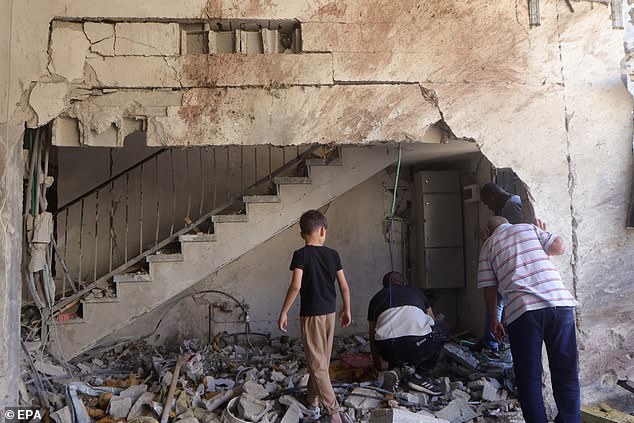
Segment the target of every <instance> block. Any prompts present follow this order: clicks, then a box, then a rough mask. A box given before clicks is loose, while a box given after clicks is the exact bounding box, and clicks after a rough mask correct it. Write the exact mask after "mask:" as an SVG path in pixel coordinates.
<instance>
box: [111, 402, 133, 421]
mask: <svg viewBox="0 0 634 423" xmlns="http://www.w3.org/2000/svg"><path fill="white" fill-rule="evenodd" d="M131 408H132V399H131V398H130V397H123V398H122V397H113V398H112V399H111V400H110V407H109V408H108V412H109V413H110V414H111V415H112V417H114V418H115V419H122V418H124V417H127V416H128V413H130V409H131Z"/></svg>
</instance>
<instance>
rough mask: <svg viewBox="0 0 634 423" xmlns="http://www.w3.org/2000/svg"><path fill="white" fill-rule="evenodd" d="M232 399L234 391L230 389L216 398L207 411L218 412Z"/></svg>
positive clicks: (208, 405) (209, 404)
mask: <svg viewBox="0 0 634 423" xmlns="http://www.w3.org/2000/svg"><path fill="white" fill-rule="evenodd" d="M231 398H233V390H231V389H229V390H228V391H225V392H224V393H222V394H220V395H218V396H216V397H214V398H213V399H212V400H211V402H210V403H208V404H207V411H214V410H217V409H218V408H219V407H220V406H221V405H223V404H225V403H226V402H227V401H229V400H230V399H231Z"/></svg>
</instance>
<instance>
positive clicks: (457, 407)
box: [436, 399, 481, 423]
mask: <svg viewBox="0 0 634 423" xmlns="http://www.w3.org/2000/svg"><path fill="white" fill-rule="evenodd" d="M480 415H481V414H480V413H477V412H475V411H474V410H473V409H472V408H471V407H470V406H469V404H467V402H466V401H465V400H463V399H455V400H453V401H451V402H450V403H449V404H448V405H447V406H446V407H445V408H443V409H442V410H440V411H438V412H437V413H436V417H437V418H439V419H444V420H448V421H449V422H451V423H464V422H467V421H469V420H471V419H473V418H476V417H478V416H480Z"/></svg>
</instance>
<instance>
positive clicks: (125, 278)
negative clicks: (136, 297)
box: [113, 273, 152, 283]
mask: <svg viewBox="0 0 634 423" xmlns="http://www.w3.org/2000/svg"><path fill="white" fill-rule="evenodd" d="M113 280H114V283H137V282H151V281H152V277H151V276H150V274H149V273H122V274H120V275H114V278H113Z"/></svg>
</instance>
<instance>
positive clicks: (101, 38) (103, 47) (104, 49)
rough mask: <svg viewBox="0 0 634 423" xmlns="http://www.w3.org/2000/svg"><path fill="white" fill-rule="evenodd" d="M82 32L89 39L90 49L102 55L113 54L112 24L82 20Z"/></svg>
mask: <svg viewBox="0 0 634 423" xmlns="http://www.w3.org/2000/svg"><path fill="white" fill-rule="evenodd" d="M84 33H85V34H86V37H87V38H88V40H89V41H90V51H92V52H93V53H96V54H100V55H102V56H114V41H115V39H114V24H109V23H104V22H84Z"/></svg>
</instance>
